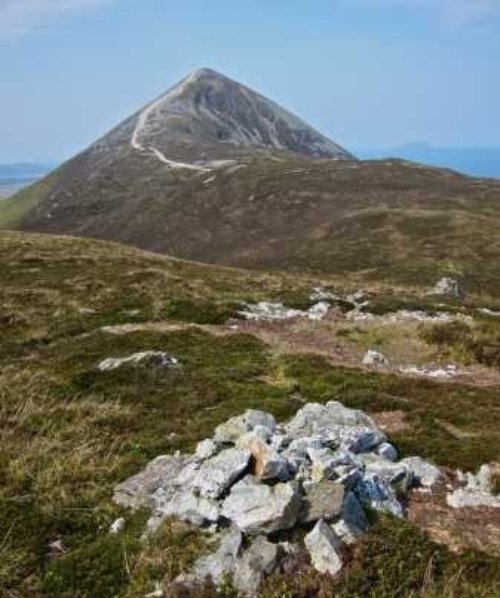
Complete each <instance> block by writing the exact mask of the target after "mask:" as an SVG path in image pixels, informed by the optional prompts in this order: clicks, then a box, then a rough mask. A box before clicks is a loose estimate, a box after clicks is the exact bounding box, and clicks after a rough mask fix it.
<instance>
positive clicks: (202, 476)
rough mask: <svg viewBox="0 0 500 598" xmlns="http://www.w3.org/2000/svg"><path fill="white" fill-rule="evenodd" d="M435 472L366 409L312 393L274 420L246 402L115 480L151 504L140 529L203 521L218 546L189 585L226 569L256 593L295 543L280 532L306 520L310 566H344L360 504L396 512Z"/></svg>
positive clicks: (130, 501) (185, 580) (358, 525)
mask: <svg viewBox="0 0 500 598" xmlns="http://www.w3.org/2000/svg"><path fill="white" fill-rule="evenodd" d="M441 480H442V474H441V472H440V470H439V469H438V468H437V467H435V466H434V465H432V464H430V463H427V462H425V461H423V460H422V459H420V458H419V457H412V458H407V459H402V460H400V461H398V456H397V452H396V449H395V448H394V446H392V445H391V444H390V443H389V442H387V438H386V436H385V435H384V434H383V433H382V432H381V431H380V430H379V429H378V428H377V427H376V425H375V424H374V422H373V421H372V420H371V419H370V418H369V417H368V416H367V415H365V414H364V413H363V412H361V411H358V410H353V409H348V408H346V407H345V406H344V405H342V404H341V403H338V402H329V403H327V404H326V405H321V404H316V403H309V404H306V405H305V406H304V407H303V408H302V409H300V410H299V411H298V412H297V414H296V415H295V417H294V418H293V419H292V420H290V421H289V422H287V423H285V424H283V425H278V424H277V423H276V421H275V418H274V417H273V416H272V415H270V414H269V413H264V412H262V411H255V410H249V411H246V412H245V413H244V414H242V415H240V416H237V417H234V418H232V419H230V420H228V421H227V422H225V423H223V424H221V425H220V426H218V427H217V428H216V430H215V433H214V436H213V438H210V439H207V440H203V441H202V442H200V443H199V444H198V446H197V448H196V452H195V453H194V454H192V455H181V454H175V455H167V456H162V457H158V458H157V459H155V460H154V461H152V462H151V463H150V464H149V465H148V466H147V468H146V469H145V470H144V471H142V472H141V473H139V474H138V475H136V476H134V477H132V478H130V479H128V480H126V481H125V482H123V483H122V484H120V485H118V486H117V487H116V489H115V494H114V500H115V502H116V503H118V504H120V505H122V506H125V507H131V508H141V507H148V508H150V509H151V511H152V516H151V518H150V519H149V521H148V524H147V531H146V533H147V534H151V533H154V531H155V530H156V529H157V527H158V525H159V524H160V523H161V522H162V521H163V520H164V519H165V518H168V517H175V518H178V519H181V520H184V521H188V522H191V523H193V524H195V525H197V526H200V527H202V528H206V529H207V530H210V531H211V532H212V533H213V534H214V537H215V538H216V539H218V540H219V544H218V548H217V550H216V551H215V552H214V553H212V554H210V555H209V556H205V557H203V558H201V559H200V560H198V562H196V563H195V565H194V567H193V569H192V570H191V571H190V572H189V573H188V574H185V575H183V576H182V577H180V578H179V579H178V580H177V581H178V583H182V584H184V585H186V586H188V587H191V588H192V587H196V585H197V584H201V583H203V582H204V581H205V580H206V579H207V578H209V579H211V581H212V582H213V583H214V584H216V585H218V584H221V583H222V582H223V581H224V580H225V579H226V578H227V577H228V576H229V577H231V578H232V579H233V583H234V585H235V587H236V588H237V590H238V591H239V593H240V595H242V596H254V595H256V593H257V591H258V587H259V585H260V583H261V581H262V579H263V578H264V576H266V575H268V574H270V573H271V572H273V571H275V570H277V569H279V568H280V567H282V566H284V565H283V563H284V562H286V560H287V559H291V558H293V555H294V554H296V553H297V550H298V547H297V545H294V544H293V543H291V542H290V541H286V540H287V537H288V539H289V538H290V536H289V535H288V536H287V534H289V533H290V532H291V531H293V530H294V529H295V528H297V527H301V528H303V529H305V531H306V532H308V533H307V535H306V536H305V540H304V547H305V549H306V550H307V551H308V552H309V555H310V558H311V562H312V564H313V565H314V567H315V568H316V569H317V570H318V571H320V572H322V573H329V574H331V575H335V574H337V573H338V572H339V571H340V570H341V568H342V566H343V556H342V546H343V545H349V544H352V543H355V542H356V541H357V540H358V539H359V538H360V536H361V535H362V534H363V533H364V532H365V531H366V529H367V527H368V522H367V519H366V516H365V512H364V509H365V508H366V507H370V508H371V509H376V510H379V511H384V512H387V513H390V514H392V515H394V516H396V517H402V516H403V513H404V510H403V506H402V504H401V502H400V500H399V496H401V495H404V494H405V493H406V492H408V491H409V489H410V488H412V487H414V486H417V485H419V486H423V487H425V488H429V489H430V488H432V487H434V486H436V485H437V484H438V483H440V482H441Z"/></svg>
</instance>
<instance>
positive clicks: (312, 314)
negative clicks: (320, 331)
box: [307, 301, 330, 322]
mask: <svg viewBox="0 0 500 598" xmlns="http://www.w3.org/2000/svg"><path fill="white" fill-rule="evenodd" d="M329 311H330V304H329V303H328V302H327V301H319V302H318V303H315V304H314V305H313V306H311V307H310V308H309V309H308V310H307V317H308V318H309V319H310V320H311V321H313V322H314V321H320V320H323V319H324V318H325V317H326V316H327V315H328V312H329Z"/></svg>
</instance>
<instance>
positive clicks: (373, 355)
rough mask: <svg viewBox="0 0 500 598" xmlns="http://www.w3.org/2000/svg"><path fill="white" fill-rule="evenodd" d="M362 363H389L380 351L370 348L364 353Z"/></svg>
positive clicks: (376, 364)
mask: <svg viewBox="0 0 500 598" xmlns="http://www.w3.org/2000/svg"><path fill="white" fill-rule="evenodd" d="M362 364H363V365H367V366H378V365H389V360H388V359H387V357H386V356H385V355H384V354H383V353H380V351H374V350H373V349H370V350H368V351H367V352H366V353H365V355H364V357H363V360H362Z"/></svg>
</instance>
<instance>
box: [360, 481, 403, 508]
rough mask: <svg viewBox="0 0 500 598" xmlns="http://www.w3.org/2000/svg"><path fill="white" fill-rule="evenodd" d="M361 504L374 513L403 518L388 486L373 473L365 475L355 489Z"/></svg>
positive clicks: (399, 506)
mask: <svg viewBox="0 0 500 598" xmlns="http://www.w3.org/2000/svg"><path fill="white" fill-rule="evenodd" d="M355 492H356V495H357V497H358V498H359V500H360V501H361V503H362V504H365V505H366V506H368V507H371V508H372V509H375V510H376V511H384V512H386V513H391V514H392V515H395V516H396V517H402V516H403V507H402V506H401V504H400V502H399V501H398V500H397V498H396V495H395V493H394V491H393V490H392V488H391V487H390V485H389V484H388V483H387V482H386V481H385V480H384V479H382V478H381V477H380V476H378V475H377V474H374V473H368V472H367V473H365V475H364V476H363V478H362V479H361V480H360V481H359V482H358V484H357V485H356V489H355Z"/></svg>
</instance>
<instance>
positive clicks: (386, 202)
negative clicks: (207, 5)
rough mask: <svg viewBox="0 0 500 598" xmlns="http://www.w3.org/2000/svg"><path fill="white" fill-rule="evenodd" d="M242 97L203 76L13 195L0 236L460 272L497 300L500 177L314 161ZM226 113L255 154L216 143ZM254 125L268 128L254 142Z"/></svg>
mask: <svg viewBox="0 0 500 598" xmlns="http://www.w3.org/2000/svg"><path fill="white" fill-rule="evenodd" d="M196 73H198V74H196ZM214 77H215V82H214ZM220 86H222V91H221V87H220ZM246 89H247V88H244V87H243V86H240V85H239V84H238V83H236V82H233V81H231V80H229V79H227V78H224V77H223V76H221V75H218V74H215V75H213V74H212V71H206V70H203V71H201V72H199V71H198V72H195V74H192V75H190V76H188V78H187V79H184V80H183V81H181V83H180V84H178V85H177V86H174V88H171V89H170V90H169V91H167V92H166V94H163V95H162V96H159V98H156V99H155V100H153V101H152V102H151V103H150V104H148V105H147V106H146V107H145V108H143V109H141V110H140V111H138V112H136V113H135V114H134V115H132V116H131V117H130V118H128V119H127V120H125V121H124V122H123V123H122V124H121V125H119V126H118V127H116V128H115V129H113V130H112V131H111V132H110V133H109V134H108V135H106V136H104V137H102V138H101V139H99V140H98V141H97V142H95V143H94V144H93V145H91V146H90V147H89V148H88V149H87V150H85V151H84V152H82V153H81V154H79V155H77V156H75V157H74V158H73V159H71V160H70V161H69V162H67V163H66V164H64V165H62V166H61V167H59V168H58V169H57V170H55V171H53V172H52V173H50V174H49V175H48V176H47V177H46V178H44V179H43V180H41V181H39V182H37V183H36V184H35V185H33V186H31V187H29V188H27V189H25V190H23V191H22V192H20V193H18V194H17V195H16V196H15V197H13V198H10V199H8V200H4V201H3V202H2V205H1V206H0V227H3V228H14V229H20V230H25V231H36V232H47V233H55V234H61V233H62V234H70V235H74V236H83V237H93V238H98V239H104V240H111V241H119V242H124V243H128V244H130V245H134V246H136V247H140V248H142V249H147V250H151V251H155V252H158V253H165V254H169V255H172V256H175V257H180V258H183V259H188V260H195V261H203V262H208V263H214V264H222V265H227V266H236V267H243V268H254V269H264V270H270V269H274V270H277V269H283V270H292V271H309V272H316V273H327V274H339V275H345V274H347V273H349V274H357V275H359V277H360V278H361V277H363V278H365V279H370V280H375V279H380V280H389V281H391V282H397V283H398V284H399V283H401V284H408V283H410V284H411V283H413V282H416V283H418V284H424V285H426V286H429V285H432V284H434V282H435V280H436V279H438V278H440V277H442V276H447V275H454V276H455V275H457V274H459V275H460V277H462V278H463V279H464V281H465V282H466V284H467V287H468V288H470V289H474V290H475V291H477V292H482V291H484V292H487V293H490V294H495V295H496V294H500V277H499V275H498V271H497V269H496V268H495V262H496V263H498V260H499V259H500V238H499V236H498V232H497V231H498V230H500V182H498V181H491V180H485V179H474V178H470V177H467V176H465V175H460V174H458V173H456V172H453V171H451V170H447V169H440V168H434V167H427V166H423V165H420V164H415V163H410V162H407V161H404V160H394V159H391V160H381V161H358V160H355V159H353V157H352V156H351V155H350V154H348V152H346V153H341V154H337V159H335V158H334V157H333V154H330V156H329V157H326V156H324V155H319V156H318V153H317V152H318V151H319V150H318V147H319V148H320V150H321V148H324V146H323V145H322V144H323V141H322V140H323V139H326V138H323V137H322V136H321V137H319V138H318V137H315V135H320V134H319V133H317V132H316V131H315V130H314V129H306V131H310V135H309V134H306V133H303V134H302V133H301V131H302V132H303V131H304V129H300V128H299V129H296V128H294V127H293V126H291V125H294V123H295V122H296V121H295V120H293V119H294V118H295V117H293V116H290V118H291V119H292V120H291V121H290V122H289V125H290V126H288V125H287V126H285V125H286V122H285V124H284V125H283V126H281V125H279V126H278V125H276V135H278V134H279V136H278V137H277V139H278V142H279V143H280V144H281V145H283V146H286V147H287V150H286V151H285V150H282V149H277V148H276V143H275V141H276V140H275V141H274V142H273V141H272V139H271V138H270V137H269V131H270V130H272V131H273V132H274V129H273V127H272V126H270V125H269V123H270V119H272V118H274V119H275V120H274V121H273V122H280V123H281V122H283V118H284V117H280V114H282V112H281V110H282V109H281V108H279V107H277V108H276V111H274V112H272V113H271V116H270V115H269V114H268V113H267V112H266V110H267V109H268V105H267V104H265V103H264V104H262V103H261V99H260V98H261V97H262V96H260V95H259V94H255V93H254V92H251V90H248V91H245V90H246ZM242 90H243V91H242ZM248 94H253V95H251V97H252V98H253V100H252V101H249V100H248V97H247V95H248ZM273 105H274V104H273ZM193 106H194V107H195V108H193ZM260 110H261V111H263V114H264V116H262V118H260V117H259V115H261V112H259V111H260ZM193 112H194V117H193V116H192V114H193ZM285 113H286V114H288V113H287V112H286V111H285ZM207 114H208V116H207ZM219 114H220V118H223V119H225V120H224V122H225V123H226V124H227V126H228V127H229V131H230V133H231V134H233V135H240V140H241V139H243V140H244V142H245V143H246V145H245V144H243V142H242V143H241V144H240V145H236V144H234V143H229V142H227V138H226V139H224V135H222V137H223V139H218V137H217V136H218V133H221V132H223V129H221V127H222V125H221V123H220V122H219V120H220V119H219ZM256 114H257V116H256ZM236 116H237V120H236V124H235V118H236ZM252 118H253V119H254V120H253V121H252ZM255 118H257V121H258V123H259V126H260V125H262V127H263V129H262V130H260V129H259V131H260V132H259V135H260V137H258V135H257V133H255V134H254V137H253V138H252V135H251V134H250V133H248V131H249V130H250V129H249V127H250V128H252V125H253V123H254V121H255ZM218 119H219V120H218ZM299 122H302V121H299ZM278 129H279V130H278ZM266 135H268V137H266ZM308 135H309V136H308ZM233 140H234V139H233ZM236 141H237V140H236ZM261 141H262V142H263V141H266V143H267V145H264V146H263V145H262V144H261ZM301 143H305V146H304V148H303V149H302V150H301V147H302V146H301ZM316 143H319V144H320V145H319V146H318V145H316ZM325 143H331V144H333V146H332V147H333V148H336V147H337V146H336V144H334V143H333V142H329V141H328V142H325ZM252 144H255V145H252ZM294 144H295V145H294ZM296 144H298V145H296ZM328 147H330V146H328ZM294 148H295V150H297V151H293V149H294ZM299 150H300V151H299ZM332 151H333V150H332ZM335 151H336V150H335ZM320 154H321V151H320ZM486 257H487V258H488V259H486Z"/></svg>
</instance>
